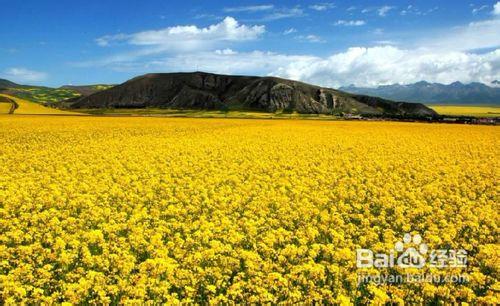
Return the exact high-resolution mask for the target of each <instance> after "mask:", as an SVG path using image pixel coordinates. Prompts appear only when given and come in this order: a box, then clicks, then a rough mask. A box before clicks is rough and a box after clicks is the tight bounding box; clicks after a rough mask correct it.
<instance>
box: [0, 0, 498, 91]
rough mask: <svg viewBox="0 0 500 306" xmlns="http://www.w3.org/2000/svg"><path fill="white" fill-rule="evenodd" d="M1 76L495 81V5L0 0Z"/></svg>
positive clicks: (42, 80) (85, 80) (50, 81)
mask: <svg viewBox="0 0 500 306" xmlns="http://www.w3.org/2000/svg"><path fill="white" fill-rule="evenodd" d="M0 5H1V7H2V12H3V14H2V18H0V28H1V29H2V30H1V31H0V41H2V42H3V43H2V44H1V45H0V77H2V78H7V79H10V80H13V81H16V82H20V83H27V84H44V85H49V86H60V85H63V84H90V83H121V82H123V81H125V80H127V79H129V78H131V77H133V76H136V75H140V74H144V73H148V72H171V71H194V70H203V71H210V72H217V73H229V74H253V75H277V76H281V77H286V78H292V79H298V80H302V81H307V82H312V83H316V84H320V85H324V86H331V87H337V86H341V85H349V84H356V85H360V86H376V85H380V84H389V83H411V82H416V81H419V80H427V81H436V82H442V83H451V82H453V81H457V80H458V81H462V82H471V81H481V82H485V83H489V82H491V81H493V80H495V79H500V31H499V29H500V2H497V1H322V0H320V1H189V0H186V1H159V0H154V1H135V0H134V1H132V0H122V1H106V0H101V1H93V0H87V1H79V0H77V1H75V0H73V1H53V0H50V1H49V0H46V1H43V0H38V1H36V0H27V1H10V0H0Z"/></svg>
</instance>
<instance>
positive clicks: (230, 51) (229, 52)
mask: <svg viewBox="0 0 500 306" xmlns="http://www.w3.org/2000/svg"><path fill="white" fill-rule="evenodd" d="M215 54H220V55H235V54H238V52H236V51H234V50H233V49H229V48H226V49H223V50H215Z"/></svg>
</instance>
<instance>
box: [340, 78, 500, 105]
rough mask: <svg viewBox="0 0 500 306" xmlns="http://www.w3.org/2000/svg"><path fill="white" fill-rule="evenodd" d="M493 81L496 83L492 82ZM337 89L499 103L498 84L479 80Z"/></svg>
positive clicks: (400, 98) (390, 96) (407, 97)
mask: <svg viewBox="0 0 500 306" xmlns="http://www.w3.org/2000/svg"><path fill="white" fill-rule="evenodd" d="M493 84H496V83H494V82H493ZM340 90H343V91H347V92H351V93H356V94H365V95H372V96H377V97H381V98H385V99H393V100H398V101H408V102H419V103H430V104H500V88H495V87H490V86H487V85H485V84H482V83H470V84H462V83H460V82H454V83H451V84H450V85H444V84H439V83H428V82H425V81H421V82H418V83H414V84H409V85H399V84H394V85H384V86H379V87H376V88H366V87H355V86H353V85H351V86H348V87H341V88H340Z"/></svg>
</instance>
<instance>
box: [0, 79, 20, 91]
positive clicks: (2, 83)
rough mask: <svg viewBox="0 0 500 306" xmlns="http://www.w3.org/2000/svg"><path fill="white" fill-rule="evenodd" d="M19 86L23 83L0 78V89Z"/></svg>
mask: <svg viewBox="0 0 500 306" xmlns="http://www.w3.org/2000/svg"><path fill="white" fill-rule="evenodd" d="M19 87H22V85H19V84H16V83H14V82H11V81H9V80H5V79H0V89H6V88H19Z"/></svg>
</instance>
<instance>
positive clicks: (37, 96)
mask: <svg viewBox="0 0 500 306" xmlns="http://www.w3.org/2000/svg"><path fill="white" fill-rule="evenodd" d="M112 86H113V85H104V84H98V85H82V86H72V85H66V86H62V87H59V88H52V87H45V86H34V85H20V84H16V83H14V82H11V81H9V80H5V79H0V93H2V94H6V95H11V96H14V97H18V98H21V99H24V100H29V101H32V102H36V103H40V104H46V105H48V104H53V103H56V102H59V101H64V100H67V99H75V98H78V97H80V96H85V95H90V94H92V93H95V92H98V91H100V90H104V89H108V88H110V87H112Z"/></svg>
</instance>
